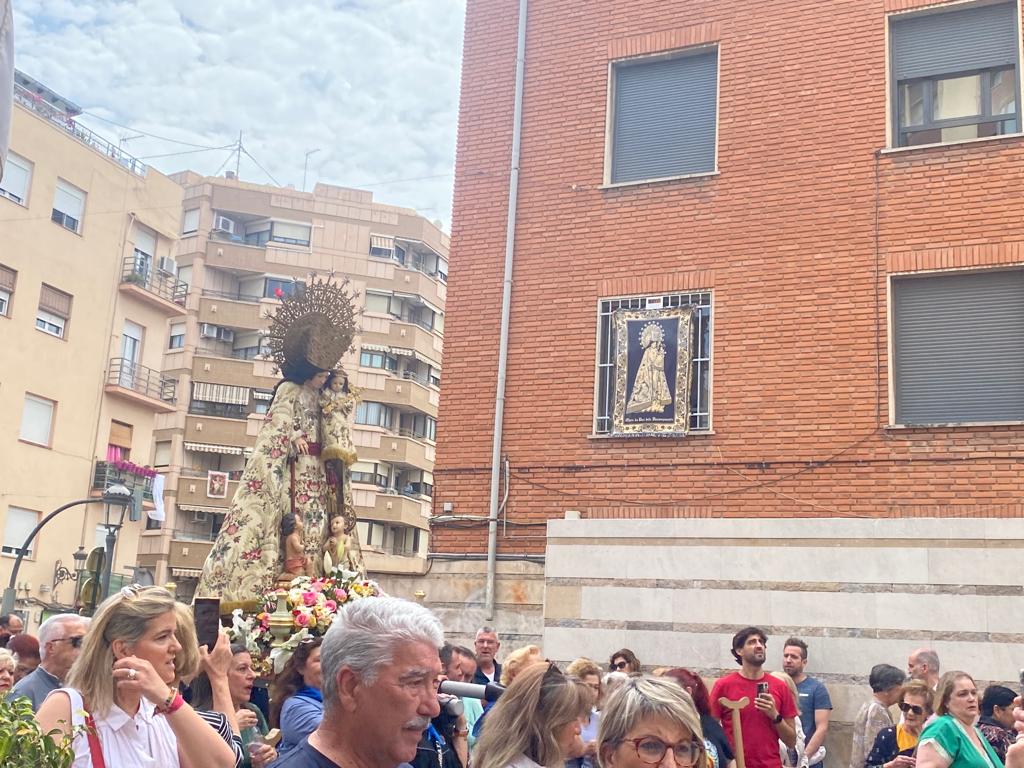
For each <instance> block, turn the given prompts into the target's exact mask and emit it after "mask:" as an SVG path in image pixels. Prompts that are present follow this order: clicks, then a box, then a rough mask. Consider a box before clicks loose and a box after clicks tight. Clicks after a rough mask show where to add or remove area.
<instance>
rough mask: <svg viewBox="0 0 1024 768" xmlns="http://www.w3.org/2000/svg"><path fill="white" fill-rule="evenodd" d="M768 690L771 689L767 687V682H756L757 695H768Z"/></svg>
mask: <svg viewBox="0 0 1024 768" xmlns="http://www.w3.org/2000/svg"><path fill="white" fill-rule="evenodd" d="M770 690H771V689H770V688H769V687H768V683H758V684H757V695H758V696H768V695H769V693H770Z"/></svg>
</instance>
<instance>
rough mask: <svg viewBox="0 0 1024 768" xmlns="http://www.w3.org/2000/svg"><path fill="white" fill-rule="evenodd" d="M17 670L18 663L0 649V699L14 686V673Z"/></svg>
mask: <svg viewBox="0 0 1024 768" xmlns="http://www.w3.org/2000/svg"><path fill="white" fill-rule="evenodd" d="M17 668H18V662H17V660H16V659H15V658H14V654H13V653H11V652H10V651H8V650H7V649H6V648H0V699H2V698H3V697H4V696H6V695H7V692H8V691H9V690H11V687H12V686H13V685H14V671H15V670H16V669H17Z"/></svg>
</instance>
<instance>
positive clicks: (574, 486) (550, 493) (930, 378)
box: [431, 0, 1024, 554]
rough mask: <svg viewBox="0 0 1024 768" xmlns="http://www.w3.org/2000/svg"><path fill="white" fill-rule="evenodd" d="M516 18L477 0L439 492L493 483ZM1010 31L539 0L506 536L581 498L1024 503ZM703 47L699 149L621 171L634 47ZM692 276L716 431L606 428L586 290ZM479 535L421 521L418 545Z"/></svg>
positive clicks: (843, 507) (790, 503)
mask: <svg viewBox="0 0 1024 768" xmlns="http://www.w3.org/2000/svg"><path fill="white" fill-rule="evenodd" d="M993 9H994V10H993ZM953 14H956V15H953ZM982 17H984V18H982ZM1007 18H1009V19H1010V22H1009V24H1010V27H1009V31H1010V35H1011V38H1012V44H1011V45H1010V48H1009V49H1007V47H1006V46H1005V45H1004V46H1003V49H1002V50H1001V51H1000V50H995V49H996V48H998V47H999V46H998V45H996V44H991V45H989V44H988V43H991V41H992V40H993V39H995V37H997V36H998V35H996V36H993V34H991V30H989V32H988V33H987V32H986V30H985V28H984V24H985V23H989V22H991V23H994V24H997V25H999V24H1002V26H1001V27H999V30H1000V34H1002V33H1005V32H1006V30H1007V27H1006V19H1007ZM979 19H980V21H979ZM986 19H987V20H988V21H986ZM1014 25H1015V26H1014ZM516 32H517V14H516V8H515V4H513V3H509V2H504V1H499V0H470V2H469V3H468V7H467V18H466V38H465V53H464V63H463V83H462V105H461V115H460V124H459V144H458V155H457V174H456V186H455V209H454V226H453V236H452V256H451V259H452V280H451V282H450V286H449V291H450V293H449V302H448V313H447V319H446V336H445V368H444V379H445V387H444V390H443V394H442V398H441V406H440V417H439V427H438V431H439V438H438V452H437V465H436V467H437V468H436V471H435V475H436V493H435V496H434V500H435V514H440V511H441V509H442V504H445V503H451V505H452V506H451V507H450V510H451V511H452V513H453V514H455V515H467V516H472V515H485V514H486V513H487V509H488V493H489V479H490V477H489V475H490V464H491V439H492V433H493V408H494V392H495V382H496V374H495V370H496V366H497V356H498V337H499V322H500V308H501V286H502V255H503V253H504V248H505V227H506V205H507V200H508V170H509V160H510V151H511V150H510V147H511V137H512V122H513V90H514V74H515V63H516V62H515V59H516V55H515V52H516ZM933 33H934V34H941V35H943V36H942V39H943V40H944V41H945V42H944V44H943V45H942V46H934V45H933V46H928V44H927V41H928V39H929V38H928V35H929V34H933ZM1020 38H1021V35H1020V7H1019V3H1018V2H1017V0H1014V2H1011V3H1005V2H1004V3H934V2H923V1H921V0H874V2H845V1H844V2H831V3H826V4H822V3H817V2H810V1H809V0H783V1H780V2H775V3H770V4H761V5H759V6H757V8H756V10H754V9H752V8H751V6H750V4H748V3H740V2H725V1H723V0H718V1H717V2H710V1H709V0H703V1H700V0H694V1H686V2H684V1H681V0H680V1H678V2H655V0H627V1H626V2H614V3H613V2H609V1H608V0H595V1H594V2H588V3H567V2H560V1H559V0H534V1H533V2H532V3H531V4H530V10H529V16H528V24H527V45H526V59H525V61H526V64H525V87H524V97H523V119H522V161H521V175H520V186H519V197H518V207H517V214H518V222H517V226H516V231H515V236H516V249H515V271H514V283H513V289H512V304H511V323H510V337H509V356H508V390H507V400H506V407H505V419H504V422H505V426H504V438H503V444H502V452H503V454H505V455H507V457H508V461H509V467H510V480H509V498H508V507H507V520H508V523H509V524H508V526H507V529H504V530H503V529H501V528H499V538H498V546H499V553H506V554H513V553H535V554H538V553H542V552H543V550H544V544H545V538H544V528H543V527H540V526H535V525H531V524H534V523H542V522H543V521H545V520H547V519H549V518H552V517H562V516H563V515H564V514H565V512H566V511H568V510H578V511H579V512H580V513H581V514H582V516H583V517H585V518H586V517H617V518H638V517H755V516H759V517H804V516H806V517H866V518H888V517H917V516H922V517H975V516H977V517H986V518H988V517H1021V516H1024V514H1022V510H1024V505H1022V503H1021V502H1022V498H1021V497H1022V495H1024V494H1022V487H1024V482H1022V480H1021V478H1020V475H1019V472H1018V462H1019V460H1020V456H1021V453H1020V452H1019V450H1018V443H1019V442H1020V440H1021V438H1022V437H1024V426H1022V424H1024V399H1022V398H1020V397H1019V396H1018V395H1017V394H1016V391H1015V390H1024V388H1022V387H1021V385H1022V384H1024V360H1021V359H1020V357H1019V353H1018V352H1017V350H1016V349H1014V348H1013V345H1012V344H1009V343H1008V341H1009V340H1010V339H1011V336H1012V331H1013V330H1014V329H1016V328H1018V327H1021V328H1024V324H1022V317H1024V302H1018V306H1014V302H1013V291H1014V288H1015V286H1017V285H1019V282H1020V278H1021V274H1022V273H1021V272H1020V270H1021V269H1022V268H1024V223H1022V222H1021V218H1020V213H1019V208H1020V194H1021V193H1020V182H1021V178H1022V172H1021V168H1022V161H1024V137H1022V136H1021V135H1020V114H1019V109H1020V107H1019V104H1020V102H1021V99H1020V64H1021V54H1020V42H1021V40H1020ZM979 40H980V41H981V42H979ZM986 41H988V42H986ZM1004 42H1005V41H1004ZM914 46H922V48H921V50H914ZM897 47H898V48H899V50H897ZM940 49H941V50H940ZM936 51H938V52H936ZM1008 51H1009V52H1008ZM915 54H919V55H917V58H916V59H915ZM961 54H962V55H961ZM698 56H705V57H710V58H709V59H708V60H709V61H710V63H711V66H712V71H711V74H712V76H713V77H715V78H716V79H715V81H714V83H713V85H714V90H713V91H712V94H713V99H712V102H711V105H710V106H711V109H712V112H711V119H712V120H713V121H714V123H713V124H712V125H711V126H710V127H711V129H712V131H713V134H712V141H713V142H714V144H713V155H714V156H713V159H712V160H711V165H710V166H701V165H700V162H702V161H700V159H699V158H698V160H697V165H696V166H689V165H687V163H689V162H692V159H687V158H686V157H685V156H684V157H682V161H681V162H682V164H681V165H680V166H678V167H679V168H680V169H681V170H680V171H679V172H675V173H669V174H662V173H658V174H656V175H658V176H661V175H669V176H672V178H665V179H662V180H654V181H649V180H646V179H645V178H643V172H642V169H643V167H644V163H648V164H650V163H654V165H653V166H651V165H649V167H655V166H657V163H658V162H660V161H659V160H658V159H657V158H654V159H653V160H652V159H651V158H650V157H648V158H645V157H644V156H643V152H642V151H641V152H640V153H639V160H638V161H637V162H638V163H639V166H638V167H639V168H640V169H641V171H640V172H639V174H640V175H639V177H637V173H638V172H637V171H635V170H633V171H630V170H629V169H628V168H627V170H626V171H625V178H626V179H627V180H626V182H625V183H621V182H619V183H617V182H616V178H622V177H621V176H620V177H616V175H615V174H617V173H619V170H618V168H620V167H621V164H620V165H619V166H617V165H616V164H617V163H619V161H620V160H623V159H624V157H625V155H626V153H627V150H628V149H629V148H628V147H625V148H624V147H623V146H620V145H619V144H617V143H616V141H619V140H620V138H621V137H622V136H625V137H626V138H625V139H622V140H623V141H625V140H626V139H629V138H630V137H629V136H628V135H627V131H629V130H635V128H631V127H630V126H629V125H628V124H627V123H621V122H619V121H618V118H620V117H622V115H621V114H620V112H621V111H622V110H627V109H636V108H637V107H636V105H635V104H632V103H627V102H626V101H623V100H619V94H620V93H625V89H626V85H625V83H626V81H625V80H622V81H621V82H620V81H619V78H620V77H622V76H623V75H622V73H623V72H625V70H626V68H628V67H630V66H638V67H644V66H647V65H648V64H651V65H657V64H659V63H663V62H673V61H678V59H677V57H682V58H686V57H698ZM929 56H930V57H931V59H932V60H931V61H924V62H923V63H922V62H921V61H920V59H922V58H923V59H928V58H929ZM943 56H946V60H945V61H942V60H941V59H942V58H943ZM682 66H683V67H684V68H685V67H687V66H688V65H687V64H685V63H684V64H683V65H682ZM915 67H916V69H915ZM929 67H930V68H929ZM637 71H638V72H640V74H641V76H642V77H641V79H642V78H643V77H645V76H646V75H645V73H644V72H642V71H641V70H637ZM673 76H674V75H673V73H672V72H671V71H669V72H668V77H669V78H671V77H673ZM617 83H618V86H617ZM617 87H619V88H621V91H620V90H617ZM630 87H632V86H630ZM681 88H682V90H681V91H680V93H682V97H683V98H684V99H685V98H687V97H688V96H687V93H688V92H687V90H686V82H685V77H684V82H683V85H682V86H681ZM659 93H661V94H662V95H664V91H662V92H658V91H656V90H655V91H652V92H646V93H645V92H643V91H642V89H641V93H640V103H641V107H644V108H650V109H651V111H650V112H649V113H648V114H647V115H646V117H647V118H648V121H649V119H650V118H651V117H652V116H653V119H654V120H655V121H656V120H657V118H658V116H659V115H661V116H662V117H664V116H665V115H671V114H672V113H671V109H669V110H668V112H666V111H665V110H664V109H661V108H660V107H659V106H658V104H654V106H653V107H652V106H651V105H650V104H647V105H644V104H643V98H648V99H654V100H655V101H657V98H656V97H658V94H659ZM652 94H653V95H652ZM624 98H625V97H623V99H624ZM972 105H973V106H972ZM972 110H973V111H972ZM623 126H625V127H623ZM691 127H692V126H691ZM705 127H707V126H705ZM613 130H614V131H621V132H622V133H621V134H619V133H617V134H616V135H615V136H611V137H609V132H610V131H613ZM641 133H642V132H641ZM655 133H657V130H656V131H655ZM669 133H671V132H669ZM693 135H696V134H693ZM633 138H634V139H635V136H634V137H633ZM664 139H665V132H664V131H662V132H661V134H659V139H658V140H659V141H661V140H664ZM668 140H669V141H670V142H671V140H672V137H671V136H669V137H668ZM904 144H913V145H918V146H902V145H904ZM634 149H635V148H634ZM642 149H643V147H642V146H641V147H640V150H642ZM686 149H687V147H686V145H685V141H684V142H683V147H682V150H683V155H685V150H686ZM693 168H696V169H697V170H696V171H693ZM997 271H998V273H997ZM922 281H924V282H922ZM679 294H681V295H683V297H684V298H683V300H684V301H690V300H692V299H693V298H694V297H695V296H696V297H704V298H706V300H707V301H708V306H709V307H710V309H709V310H707V313H708V315H709V316H710V331H709V337H708V339H707V343H708V345H709V350H710V355H709V357H710V360H709V361H708V363H707V368H708V375H709V384H708V386H707V389H706V390H705V392H704V396H706V401H707V402H708V403H709V404H710V407H709V408H708V409H707V419H706V423H705V424H704V425H703V426H704V427H705V428H702V429H694V430H692V431H691V432H690V433H689V434H688V435H687V436H685V437H681V438H617V437H607V436H603V435H599V434H597V429H598V426H599V425H598V419H597V415H596V412H595V409H596V400H597V398H598V387H597V385H596V381H597V375H598V354H599V353H598V343H599V338H598V335H599V311H600V309H601V304H602V301H604V300H609V299H619V298H622V297H633V298H644V299H646V298H648V297H667V296H674V295H679ZM1016 295H1017V296H1018V297H1020V294H1019V293H1017V294H1016ZM895 302H904V304H905V306H906V310H905V312H906V315H905V316H902V317H901V316H897V315H898V314H899V313H894V310H893V308H894V303H895ZM901 306H903V305H901ZM900 311H904V310H900ZM965 329H973V331H972V332H968V331H966V330H965ZM929 334H930V335H931V336H930V337H929ZM897 347H898V348H899V349H900V350H904V355H903V357H902V358H901V357H900V353H899V351H897ZM901 366H902V367H901ZM929 366H931V367H929ZM989 405H991V406H992V407H989ZM936 423H941V424H942V425H941V426H935V425H934V424H936ZM485 547H486V527H485V526H484V525H481V524H473V523H471V522H466V521H463V522H462V523H453V524H448V525H435V528H434V538H433V540H432V547H431V548H432V550H434V551H437V552H441V553H450V554H455V553H466V552H470V553H481V552H483V551H484V550H485Z"/></svg>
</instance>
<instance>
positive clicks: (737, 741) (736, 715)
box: [718, 696, 750, 768]
mask: <svg viewBox="0 0 1024 768" xmlns="http://www.w3.org/2000/svg"><path fill="white" fill-rule="evenodd" d="M718 703H719V704H721V705H722V706H723V707H725V708H726V709H729V710H732V751H733V752H735V753H736V768H747V764H746V761H745V760H744V759H743V729H742V728H741V727H740V710H741V709H743V708H744V707H746V706H747V705H748V704H749V703H750V699H748V698H747V697H746V696H744V697H743V698H742V699H740V700H739V701H733V700H732V699H727V698H725V697H724V696H722V697H721V698H720V699H719V700H718Z"/></svg>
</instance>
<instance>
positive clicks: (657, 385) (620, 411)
mask: <svg viewBox="0 0 1024 768" xmlns="http://www.w3.org/2000/svg"><path fill="white" fill-rule="evenodd" d="M692 316H693V308H692V307H689V306H687V307H672V308H668V309H637V310H632V309H620V310H616V311H615V312H614V314H613V315H612V322H613V326H614V328H615V400H614V403H613V408H612V429H611V434H613V435H658V436H670V435H685V434H686V433H687V432H689V429H690V396H689V392H690V369H691V367H692V366H691V360H692V354H693V352H692V349H691V346H692V338H693V334H692Z"/></svg>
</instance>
